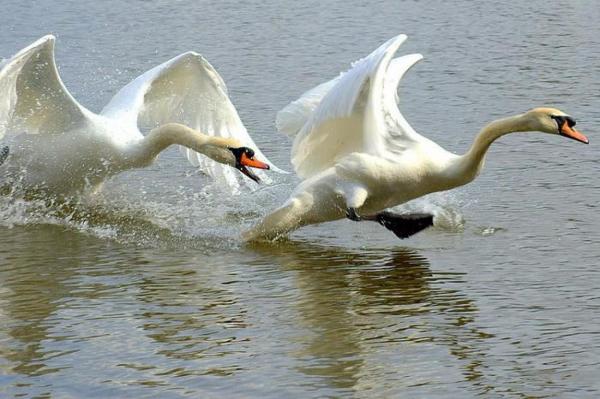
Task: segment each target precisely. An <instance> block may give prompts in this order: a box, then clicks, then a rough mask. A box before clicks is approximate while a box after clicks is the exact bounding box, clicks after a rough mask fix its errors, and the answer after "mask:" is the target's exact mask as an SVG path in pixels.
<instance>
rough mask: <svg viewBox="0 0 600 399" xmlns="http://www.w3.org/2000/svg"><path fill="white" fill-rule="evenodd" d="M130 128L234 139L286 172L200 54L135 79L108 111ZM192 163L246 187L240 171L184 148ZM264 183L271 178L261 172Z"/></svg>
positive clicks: (183, 56) (189, 54)
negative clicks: (186, 130) (181, 128)
mask: <svg viewBox="0 0 600 399" xmlns="http://www.w3.org/2000/svg"><path fill="white" fill-rule="evenodd" d="M102 115H104V116H107V117H110V118H114V119H118V120H120V121H121V122H122V123H124V124H126V125H128V126H129V127H130V128H135V129H138V128H139V129H140V130H142V131H145V130H151V129H152V128H154V127H156V126H160V125H162V124H165V123H169V122H178V123H182V124H185V125H187V126H189V127H191V128H193V129H196V130H198V131H200V132H202V133H204V134H208V135H212V136H217V137H225V138H232V139H236V140H237V141H239V142H240V143H241V144H242V145H244V146H247V147H250V148H252V149H254V150H255V152H256V155H257V158H258V159H261V160H263V161H265V162H266V163H268V164H269V166H271V168H272V169H273V170H275V171H280V169H278V168H277V167H276V166H275V165H273V164H272V163H271V162H270V161H268V160H267V158H266V157H265V156H264V155H263V154H262V152H261V151H260V150H259V149H258V147H257V146H256V144H255V143H254V141H253V140H252V138H251V137H250V135H249V134H248V131H247V130H246V128H245V127H244V125H243V124H242V121H241V120H240V117H239V115H238V113H237V111H236V109H235V107H234V106H233V104H232V103H231V101H230V99H229V96H228V93H227V87H226V86H225V82H224V81H223V79H222V78H221V76H220V75H219V74H218V72H217V71H216V70H215V69H214V68H213V67H212V65H211V64H210V63H209V62H208V61H207V60H206V59H205V58H204V57H202V56H201V55H200V54H197V53H195V52H187V53H184V54H181V55H179V56H177V57H175V58H173V59H171V60H169V61H167V62H165V63H163V64H161V65H159V66H157V67H155V68H153V69H151V70H149V71H148V72H146V73H144V74H143V75H141V76H139V77H138V78H136V79H134V80H133V81H132V82H130V83H129V84H128V85H126V86H125V87H123V88H122V89H121V90H120V91H119V92H118V93H117V94H116V95H115V96H114V97H113V98H112V100H111V101H110V102H109V103H108V104H107V105H106V107H105V108H104V109H103V110H102ZM181 151H182V153H183V154H184V155H185V156H186V158H187V159H188V160H189V161H190V163H191V164H192V165H194V166H196V167H198V168H200V169H201V170H202V171H203V172H204V173H207V174H208V175H210V176H212V177H214V178H216V179H219V180H220V181H221V180H225V181H227V182H228V183H229V184H230V186H232V187H237V186H238V185H239V183H240V182H244V183H246V180H247V179H246V178H245V177H243V176H242V175H241V174H240V173H239V172H238V171H236V170H235V169H233V168H231V167H229V166H226V165H222V164H220V163H218V162H215V161H213V160H212V159H210V158H208V157H206V156H204V155H202V154H199V153H197V152H195V151H192V150H190V149H188V148H185V147H181ZM257 173H258V174H259V175H260V177H261V178H264V179H267V178H266V177H265V174H263V173H262V172H261V171H257Z"/></svg>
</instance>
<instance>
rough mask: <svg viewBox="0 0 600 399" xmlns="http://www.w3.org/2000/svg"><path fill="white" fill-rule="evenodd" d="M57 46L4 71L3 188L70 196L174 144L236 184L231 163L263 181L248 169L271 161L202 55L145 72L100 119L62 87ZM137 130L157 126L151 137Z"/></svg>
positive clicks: (40, 46)
mask: <svg viewBox="0 0 600 399" xmlns="http://www.w3.org/2000/svg"><path fill="white" fill-rule="evenodd" d="M54 41H55V38H54V37H53V36H52V35H48V36H45V37H43V38H41V39H39V40H38V41H36V42H35V43H33V44H31V45H30V46H28V47H26V48H25V49H23V50H21V51H20V52H18V53H17V54H16V55H15V56H13V57H12V58H11V59H9V60H8V61H6V62H5V63H4V64H3V65H2V66H1V69H0V139H2V138H3V140H2V143H3V145H4V147H3V148H2V151H1V152H0V161H3V162H0V163H2V165H0V185H3V186H5V185H14V184H18V185H19V187H21V188H23V189H26V190H29V189H36V190H41V191H43V192H48V193H52V194H58V195H66V194H73V193H76V192H80V191H83V190H84V189H86V188H92V189H93V188H97V187H98V186H99V185H100V184H101V183H102V182H103V181H105V180H106V179H107V178H108V177H110V176H112V175H115V174H117V173H119V172H121V171H124V170H127V169H131V168H140V167H144V166H147V165H149V164H150V163H151V162H152V161H153V160H154V159H155V158H156V157H157V155H158V154H159V153H160V152H161V151H162V150H164V149H165V148H166V147H168V146H170V145H172V144H180V145H181V146H183V147H184V148H182V150H183V152H184V153H185V155H186V156H187V158H188V160H189V161H190V162H191V163H192V164H193V165H194V166H197V167H200V168H202V169H203V170H204V171H205V172H206V173H208V174H210V175H212V176H214V177H215V178H218V179H221V180H222V181H225V182H227V183H228V184H230V185H231V186H232V187H234V188H235V187H237V185H238V184H240V183H241V180H242V179H238V176H241V175H239V174H238V172H236V171H235V170H234V169H233V168H231V167H234V168H237V169H239V170H240V171H241V172H243V173H244V174H246V175H247V176H248V177H250V178H252V179H253V180H258V176H256V175H255V174H254V173H252V172H250V170H248V169H247V166H250V167H255V168H262V169H268V168H269V165H271V164H270V162H269V161H267V160H266V159H265V157H264V156H263V155H262V153H261V152H260V151H259V150H258V149H256V146H255V144H254V142H253V141H252V139H251V138H250V136H249V135H248V133H247V131H246V129H245V127H244V125H243V124H242V122H241V120H240V118H239V116H238V114H237V112H236V110H235V108H234V106H233V104H232V103H231V102H230V100H229V98H228V96H227V88H226V86H225V83H224V82H223V80H222V79H221V77H220V76H219V74H218V73H217V71H215V69H214V68H213V67H212V66H211V65H210V64H209V63H208V61H206V60H205V59H204V58H203V57H202V56H200V55H199V54H197V53H194V52H188V53H185V54H181V55H179V56H178V57H175V58H173V59H171V60H170V61H167V62H165V63H164V64H162V65H159V66H157V67H155V68H153V69H151V70H150V71H148V72H146V73H144V74H143V75H141V76H139V77H138V78H137V79H135V80H133V81H132V82H131V83H129V84H128V85H127V86H125V87H124V88H123V89H121V90H120V91H119V92H118V93H117V94H116V95H115V96H114V97H113V98H112V100H111V101H110V102H109V104H108V105H107V106H106V107H105V108H104V109H103V110H102V112H101V113H100V114H95V113H93V112H91V111H89V110H87V109H86V108H85V107H83V106H82V105H81V104H79V103H78V102H77V101H76V100H75V99H74V98H73V97H72V96H71V94H70V93H69V92H68V91H67V89H66V88H65V86H64V85H63V83H62V81H61V79H60V77H59V75H58V71H57V69H56V64H55V61H54ZM138 125H139V126H141V127H143V128H148V130H150V129H152V130H150V132H149V133H148V134H147V135H146V136H144V135H142V133H141V132H140V129H139V128H138ZM200 132H202V133H200ZM251 148H252V149H251ZM253 149H255V150H253ZM255 153H256V157H257V158H261V159H263V160H264V162H262V161H258V160H257V159H255V158H254V155H255ZM200 154H203V155H206V156H207V157H209V158H212V160H211V159H209V158H207V157H205V156H202V155H200ZM213 160H214V161H216V162H214V161H213ZM219 163H220V164H219ZM221 164H224V165H226V166H223V165H221ZM230 166H231V167H230ZM271 166H272V165H271ZM274 169H275V170H278V169H277V168H274Z"/></svg>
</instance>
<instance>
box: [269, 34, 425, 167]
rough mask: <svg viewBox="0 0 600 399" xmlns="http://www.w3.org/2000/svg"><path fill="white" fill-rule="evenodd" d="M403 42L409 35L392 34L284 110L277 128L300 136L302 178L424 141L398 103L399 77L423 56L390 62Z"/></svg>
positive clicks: (297, 163) (297, 151)
mask: <svg viewBox="0 0 600 399" xmlns="http://www.w3.org/2000/svg"><path fill="white" fill-rule="evenodd" d="M404 40H406V36H405V35H399V36H396V37H394V38H392V39H391V40H389V41H387V42H386V43H384V44H383V45H382V46H380V47H379V48H378V49H376V50H375V51H374V52H372V53H371V54H370V55H368V56H367V57H365V58H363V59H361V60H359V61H357V62H355V63H353V65H352V68H351V69H350V70H348V71H347V72H345V73H343V74H342V75H340V76H339V77H338V78H336V79H334V80H331V81H329V82H327V83H325V84H323V85H320V86H317V87H316V88H314V89H312V90H310V91H308V92H307V93H305V94H304V95H303V96H302V97H301V98H300V99H299V100H296V101H294V102H293V103H291V104H290V105H288V106H287V107H286V108H284V109H283V110H282V111H280V115H278V120H279V121H280V123H279V124H278V127H279V128H280V129H279V130H280V131H283V132H285V133H287V134H290V135H294V134H296V138H295V140H294V145H293V147H292V164H293V165H294V168H295V170H296V173H297V174H298V175H299V176H300V177H302V178H308V177H310V176H313V175H315V174H317V173H319V172H321V171H323V170H325V169H327V168H329V167H331V166H333V165H334V164H335V163H336V161H337V160H339V159H340V158H341V157H344V156H346V155H348V154H351V153H353V152H363V153H369V154H372V155H376V156H380V157H388V156H397V155H399V154H400V153H401V152H402V151H403V150H404V149H406V148H408V147H409V146H410V145H411V143H412V142H414V141H421V140H426V139H425V138H424V137H422V136H420V135H418V134H417V133H416V132H415V131H414V129H412V127H410V125H409V124H408V122H406V120H405V119H404V117H403V116H402V114H401V113H400V111H399V110H398V106H397V87H398V84H399V82H400V79H401V78H402V76H403V75H404V73H405V72H406V71H407V70H408V69H409V68H410V67H411V66H412V65H414V64H415V63H416V62H417V61H419V60H420V59H422V56H421V55H420V54H412V55H408V56H404V57H400V58H397V59H395V60H392V58H393V56H394V54H395V52H396V51H397V49H398V47H399V46H400V45H401V44H402V43H403V42H404ZM301 124H302V125H301ZM300 125H301V126H300ZM299 126H300V127H299Z"/></svg>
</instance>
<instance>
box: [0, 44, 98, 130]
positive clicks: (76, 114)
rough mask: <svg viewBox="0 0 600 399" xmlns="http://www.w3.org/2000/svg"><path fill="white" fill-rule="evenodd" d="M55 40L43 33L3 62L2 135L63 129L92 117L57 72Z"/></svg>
mask: <svg viewBox="0 0 600 399" xmlns="http://www.w3.org/2000/svg"><path fill="white" fill-rule="evenodd" d="M55 40H56V39H55V38H54V36H52V35H47V36H44V37H42V38H41V39H39V40H37V41H36V42H34V43H32V44H31V45H29V46H28V47H26V48H24V49H23V50H21V51H19V52H18V53H17V54H15V55H14V56H13V57H12V58H10V59H8V60H5V61H4V62H3V63H2V64H1V65H0V138H2V137H4V135H5V134H7V133H23V132H25V133H29V134H42V133H51V134H56V133H63V132H67V131H69V130H73V129H75V128H77V127H78V126H80V125H82V124H84V123H85V122H86V121H87V119H88V118H89V117H90V115H91V112H90V111H88V110H87V109H85V108H84V107H83V106H82V105H81V104H79V103H78V102H77V101H76V100H75V99H74V98H73V96H72V95H71V94H70V93H69V92H68V91H67V89H66V88H65V85H64V84H63V82H62V81H61V79H60V76H59V75H58V70H57V69H56V63H55V61H54V42H55Z"/></svg>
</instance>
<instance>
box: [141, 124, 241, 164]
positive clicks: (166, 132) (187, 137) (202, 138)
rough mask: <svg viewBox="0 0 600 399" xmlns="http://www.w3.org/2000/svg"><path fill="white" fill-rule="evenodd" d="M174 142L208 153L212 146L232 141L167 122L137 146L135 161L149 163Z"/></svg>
mask: <svg viewBox="0 0 600 399" xmlns="http://www.w3.org/2000/svg"><path fill="white" fill-rule="evenodd" d="M173 144H179V145H182V146H184V147H187V148H190V149H192V150H194V151H196V152H199V153H202V154H206V153H207V152H209V151H211V147H212V149H214V148H215V147H217V148H227V147H228V146H229V145H230V144H231V143H229V142H228V141H227V140H226V139H224V138H221V137H213V136H208V135H205V134H203V133H200V132H198V131H197V130H194V129H191V128H189V127H187V126H185V125H182V124H179V123H167V124H165V125H162V126H159V127H157V128H155V129H153V130H152V131H150V133H148V135H147V136H146V137H144V139H143V140H142V141H141V142H140V144H139V146H138V147H137V148H136V151H135V155H134V157H133V161H134V163H136V164H140V165H145V164H148V163H150V162H152V161H153V160H154V159H155V158H156V157H157V156H158V154H160V153H161V152H162V151H163V150H165V149H166V148H167V147H169V146H171V145H173Z"/></svg>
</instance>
